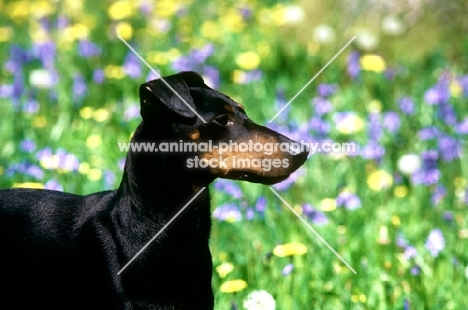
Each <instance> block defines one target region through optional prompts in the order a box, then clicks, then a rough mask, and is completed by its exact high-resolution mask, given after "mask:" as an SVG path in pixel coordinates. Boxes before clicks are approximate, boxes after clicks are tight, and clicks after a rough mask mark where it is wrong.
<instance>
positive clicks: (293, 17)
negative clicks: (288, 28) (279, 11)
mask: <svg viewBox="0 0 468 310" xmlns="http://www.w3.org/2000/svg"><path fill="white" fill-rule="evenodd" d="M304 15H305V13H304V9H303V8H301V7H300V6H298V5H290V6H287V7H286V8H285V10H284V19H285V20H286V22H287V23H289V24H297V23H299V22H301V21H302V20H303V19H304Z"/></svg>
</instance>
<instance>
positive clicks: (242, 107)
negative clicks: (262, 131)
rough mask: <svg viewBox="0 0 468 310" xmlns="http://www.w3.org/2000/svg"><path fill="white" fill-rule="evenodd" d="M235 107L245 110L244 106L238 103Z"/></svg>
mask: <svg viewBox="0 0 468 310" xmlns="http://www.w3.org/2000/svg"><path fill="white" fill-rule="evenodd" d="M237 106H238V107H239V108H240V109H242V110H245V109H244V106H243V105H242V104H240V103H238V104H237Z"/></svg>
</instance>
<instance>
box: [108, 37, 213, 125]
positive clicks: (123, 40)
mask: <svg viewBox="0 0 468 310" xmlns="http://www.w3.org/2000/svg"><path fill="white" fill-rule="evenodd" d="M117 36H118V37H119V39H120V40H122V42H123V43H125V45H127V47H128V48H129V49H130V50H131V51H132V52H133V53H134V54H135V55H136V56H137V57H138V58H140V60H141V61H142V62H143V63H144V64H145V65H146V66H147V67H148V68H149V69H150V70H151V72H153V73H154V74H156V76H157V77H158V78H159V79H161V81H163V82H164V84H166V86H167V87H169V89H170V90H172V92H174V94H175V95H176V96H177V97H179V99H180V100H182V102H183V103H185V105H186V106H187V107H188V108H189V109H190V110H192V112H193V113H195V115H196V116H198V118H199V119H201V121H202V122H203V123H206V121H205V120H204V119H203V117H201V116H200V114H198V113H197V111H195V109H194V108H192V107H191V106H190V104H188V103H187V101H185V100H184V98H182V96H181V95H179V93H178V92H177V91H176V90H175V89H174V88H172V86H171V85H169V83H167V82H166V80H164V79H163V78H162V77H161V75H160V74H159V73H158V72H157V71H156V70H154V69H153V68H152V67H151V66H150V64H149V63H147V62H146V60H145V59H144V58H143V57H141V56H140V54H138V53H137V51H135V50H134V49H133V47H132V46H131V45H130V44H128V43H127V41H125V39H124V38H122V37H121V36H120V35H119V34H118V35H117Z"/></svg>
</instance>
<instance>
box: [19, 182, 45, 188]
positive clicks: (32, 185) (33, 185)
mask: <svg viewBox="0 0 468 310" xmlns="http://www.w3.org/2000/svg"><path fill="white" fill-rule="evenodd" d="M13 187H14V188H35V189H44V184H42V183H37V182H24V183H13Z"/></svg>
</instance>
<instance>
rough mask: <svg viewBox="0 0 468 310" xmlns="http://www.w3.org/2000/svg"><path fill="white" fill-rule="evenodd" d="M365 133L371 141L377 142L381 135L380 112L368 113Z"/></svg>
mask: <svg viewBox="0 0 468 310" xmlns="http://www.w3.org/2000/svg"><path fill="white" fill-rule="evenodd" d="M367 123H368V129H367V135H368V136H369V139H370V140H371V141H373V142H378V141H379V140H380V138H381V137H382V124H381V121H380V113H371V114H369V117H368V120H367Z"/></svg>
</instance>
